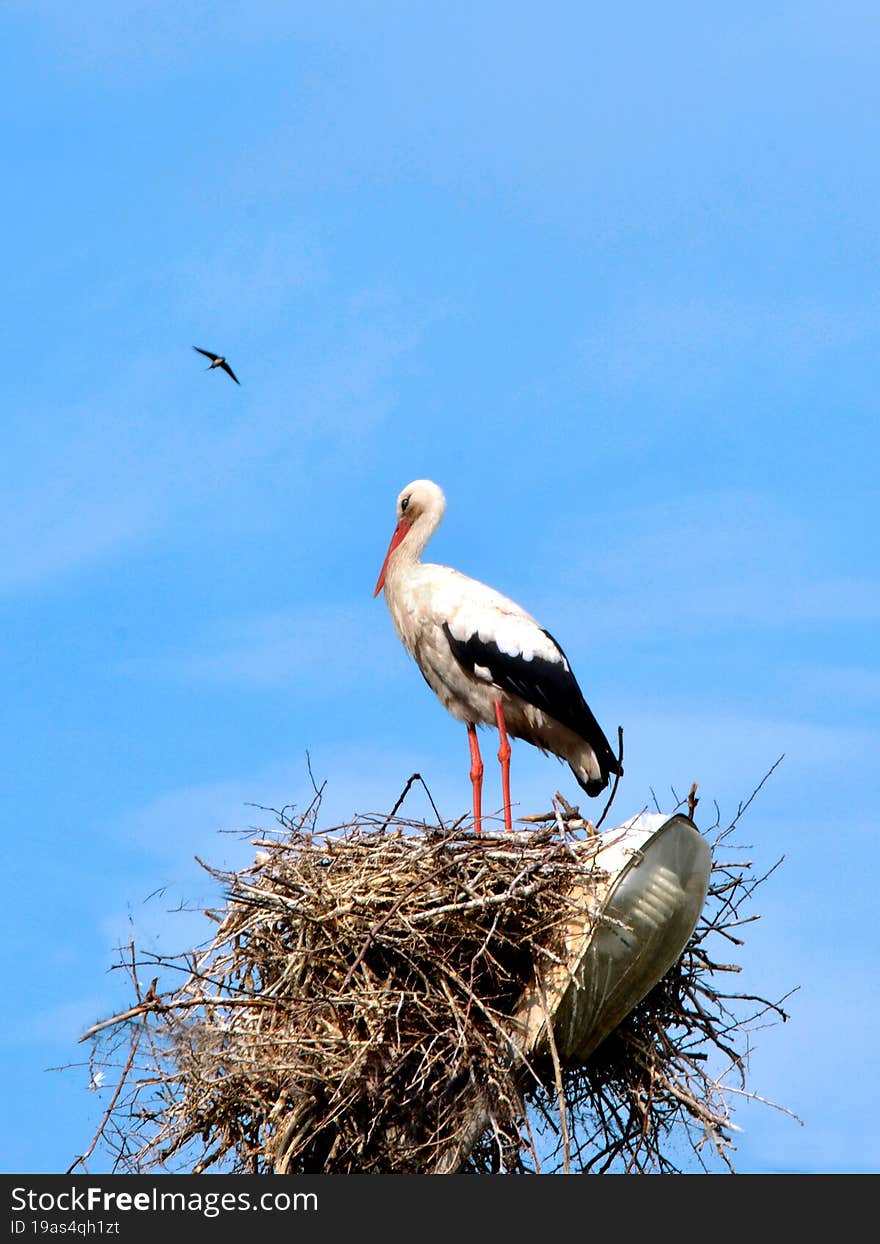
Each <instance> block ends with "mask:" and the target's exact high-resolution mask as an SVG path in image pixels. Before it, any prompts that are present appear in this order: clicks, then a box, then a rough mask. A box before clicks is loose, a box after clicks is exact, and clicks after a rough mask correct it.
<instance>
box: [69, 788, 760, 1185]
mask: <svg viewBox="0 0 880 1244" xmlns="http://www.w3.org/2000/svg"><path fill="white" fill-rule="evenodd" d="M319 806H320V797H318V798H316V800H315V801H314V803H313V804H312V806H311V807H310V808H309V809H308V810H307V811H306V812H305V814H303V815H302V816H300V817H298V818H294V817H292V816H291V815H289V814H288V813H287V812H281V813H279V814H278V826H277V829H276V831H275V832H273V833H271V834H268V835H266V834H264V835H263V837H262V838H261V839H260V840H258V841H257V842H256V843H255V845H257V846H258V847H259V851H258V854H257V856H256V859H255V862H254V863H253V865H252V866H251V867H249V868H247V869H245V870H243V871H240V872H219V871H216V870H213V869H209V870H208V871H209V872H211V874H212V876H213V877H214V878H215V879H216V881H217V883H218V884H219V887H220V888H221V890H222V892H223V896H224V904H223V906H222V907H221V909H220V910H218V911H214V912H209V913H206V914H207V915H209V916H210V917H211V918H212V919H213V920H215V921H216V922H217V928H216V932H215V935H214V937H213V938H212V940H211V941H210V942H209V943H208V944H205V945H203V946H201V947H199V948H197V949H196V950H193V951H190V952H187V953H186V954H184V955H181V956H180V957H177V958H164V957H160V956H156V955H150V954H146V955H145V954H138V953H137V951H136V949H135V946H134V944H133V943H132V944H131V946H130V947H128V948H127V949H126V951H125V952H124V953H123V957H122V961H121V964H120V966H124V967H125V968H126V970H127V971H128V972H129V974H130V977H131V981H132V986H133V989H134V996H133V998H132V1006H131V1008H130V1009H129V1010H127V1011H126V1012H124V1013H123V1014H121V1015H117V1016H114V1017H113V1019H111V1020H106V1021H103V1022H102V1023H101V1024H97V1025H95V1027H94V1028H93V1029H91V1030H90V1031H89V1033H87V1034H86V1037H85V1038H83V1039H86V1038H90V1039H93V1048H92V1054H91V1060H90V1061H91V1067H92V1074H93V1083H95V1082H99V1081H100V1079H101V1078H103V1076H106V1075H107V1072H108V1071H111V1070H112V1071H113V1076H114V1079H115V1080H116V1081H117V1084H116V1088H115V1091H114V1093H113V1095H112V1098H111V1100H110V1103H109V1106H108V1108H107V1111H106V1113H105V1116H104V1119H103V1120H102V1123H101V1125H100V1127H99V1129H98V1134H97V1135H96V1137H95V1139H94V1141H93V1142H92V1145H91V1147H90V1148H89V1149H88V1151H87V1152H86V1154H84V1155H83V1156H82V1157H81V1158H80V1159H78V1160H77V1162H76V1163H75V1164H74V1167H75V1166H77V1165H82V1166H83V1167H85V1159H86V1158H87V1157H88V1155H89V1154H91V1153H92V1152H93V1151H94V1149H95V1148H96V1146H97V1144H98V1143H99V1142H100V1143H102V1144H103V1146H104V1148H105V1149H106V1150H109V1152H110V1153H111V1154H112V1157H113V1169H115V1170H117V1171H135V1172H145V1171H157V1170H165V1171H181V1170H183V1171H198V1172H201V1171H207V1170H217V1171H233V1172H250V1173H268V1172H272V1171H275V1172H289V1173H306V1172H326V1173H337V1174H338V1173H354V1172H359V1173H362V1172H395V1173H407V1172H417V1173H425V1172H431V1171H441V1170H450V1169H461V1170H464V1171H470V1172H488V1171H498V1170H504V1171H511V1172H530V1171H531V1172H537V1171H562V1170H576V1171H603V1170H615V1169H617V1170H636V1171H643V1170H644V1171H661V1172H662V1171H676V1170H680V1169H684V1168H687V1165H688V1162H690V1163H691V1164H693V1163H694V1162H695V1161H696V1162H697V1163H699V1164H700V1165H702V1166H703V1168H704V1169H712V1168H713V1166H719V1165H721V1167H722V1168H723V1166H724V1165H726V1166H727V1167H728V1168H730V1169H733V1167H732V1161H731V1133H732V1131H734V1130H735V1128H734V1125H733V1123H732V1119H731V1108H730V1106H731V1101H732V1100H733V1099H734V1098H735V1097H736V1096H737V1095H741V1094H745V1095H747V1096H751V1094H750V1093H749V1092H748V1091H747V1087H746V1070H747V1056H748V1052H749V1034H750V1032H751V1031H752V1030H753V1028H754V1027H755V1025H756V1023H757V1022H758V1021H759V1020H762V1019H764V1018H766V1017H768V1016H769V1017H771V1018H773V1017H777V1018H778V1017H781V1018H783V1019H784V1018H785V1015H784V1013H783V1012H782V1010H781V1009H780V1005H779V1004H778V1003H769V1002H766V1001H765V1000H763V999H761V998H755V997H752V996H748V995H744V994H735V993H730V992H728V991H727V989H726V986H725V983H724V982H726V981H727V980H728V979H729V976H730V974H731V973H735V972H738V971H739V968H738V966H737V965H735V964H730V963H722V962H718V961H717V960H716V957H715V953H714V945H715V943H717V942H718V941H719V940H720V941H722V942H724V943H726V944H727V946H728V947H729V946H731V945H732V946H736V945H739V944H741V942H740V939H739V937H738V936H736V934H735V933H734V931H733V930H734V929H735V928H736V929H737V932H738V931H739V930H738V926H740V925H742V924H744V923H747V921H748V920H749V919H754V918H757V917H754V916H745V917H744V916H743V914H742V912H741V910H740V907H741V904H743V903H744V902H745V901H746V900H747V899H748V898H749V897H750V896H751V894H752V891H753V890H754V888H755V886H756V885H757V884H758V882H759V881H760V880H763V878H755V877H754V876H753V875H752V872H751V865H750V864H749V863H748V862H736V861H734V862H724V856H725V854H727V853H729V848H728V847H727V843H726V839H727V836H728V835H729V833H730V831H731V829H732V826H731V827H728V828H727V829H726V830H721V829H720V826H718V825H716V826H715V827H713V828H714V829H715V831H716V838H715V843H714V845H713V853H714V864H713V873H712V880H711V883H710V891H709V896H708V898H707V902H706V905H705V908H704V911H703V915H702V917H701V919H700V922H699V924H698V927H697V929H696V931H695V933H694V935H693V937H692V938H691V941H690V943H689V944H688V946H687V948H686V950H685V952H684V954H683V955H682V957H681V959H680V960H679V962H678V963H677V964H676V965H675V966H674V967H673V968H672V970H671V971H670V972H669V973H667V975H666V977H665V978H664V979H663V980H662V981H661V982H660V984H659V985H657V986H656V987H655V988H654V989H653V990H652V992H651V993H650V994H649V995H648V996H647V997H646V998H645V999H644V1000H643V1001H642V1002H641V1003H640V1004H639V1005H638V1006H637V1007H636V1008H635V1009H634V1010H633V1011H632V1012H631V1013H630V1015H629V1016H628V1017H627V1018H626V1019H625V1020H624V1021H623V1022H622V1023H621V1024H620V1025H619V1027H618V1028H617V1030H616V1031H615V1032H614V1033H613V1034H612V1036H611V1037H609V1038H608V1039H607V1040H606V1041H605V1042H604V1043H603V1044H602V1046H600V1048H599V1049H598V1050H597V1051H596V1053H595V1054H594V1055H593V1056H592V1057H591V1058H590V1060H589V1061H588V1062H587V1064H586V1065H584V1066H578V1067H566V1066H563V1065H560V1063H559V1060H558V1058H556V1057H555V1050H552V1043H551V1053H552V1054H553V1057H551V1056H550V1054H547V1055H545V1056H541V1057H536V1058H534V1059H533V1058H530V1057H524V1056H523V1054H522V1052H521V1051H519V1050H518V1048H517V1047H516V1044H515V1042H513V1041H512V1040H511V1024H510V1020H511V1016H512V1014H513V1012H514V1011H515V1008H516V1004H517V1001H518V999H519V998H520V995H521V994H522V991H523V989H524V988H525V987H526V986H527V985H528V984H530V983H532V982H533V981H534V979H535V971H536V968H539V967H540V965H541V964H542V962H547V961H548V959H552V956H553V949H552V948H553V945H554V934H555V932H556V931H557V930H558V928H559V926H560V923H561V922H562V921H564V920H565V919H566V918H567V916H568V914H569V906H570V904H567V899H566V894H567V892H568V891H569V890H570V889H571V887H572V885H573V884H574V883H575V882H577V883H580V884H581V885H583V884H585V883H587V884H594V883H595V880H596V871H595V867H594V865H593V864H592V862H591V861H592V858H593V852H594V844H598V842H599V838H598V837H596V836H594V835H591V834H590V833H589V830H588V829H584V828H581V829H579V830H573V829H572V828H571V826H572V825H574V824H579V825H581V826H583V822H579V821H571V820H569V821H566V820H565V819H564V818H563V817H562V816H561V815H559V806H558V805H557V816H556V819H555V820H554V821H553V822H551V823H550V824H549V825H548V826H546V827H544V828H541V829H538V830H530V831H517V832H515V833H513V834H503V835H497V834H495V835H484V836H483V837H482V838H475V837H474V836H473V835H472V834H471V833H467V832H464V831H463V830H460V829H458V828H453V829H451V830H450V829H446V828H443V827H440V826H435V827H432V826H428V825H425V824H423V823H418V824H417V823H413V822H408V821H404V820H400V819H390V820H385V821H381V820H380V819H378V818H370V817H364V818H359V819H358V820H357V821H356V822H354V823H352V824H349V825H346V826H339V827H336V828H334V829H331V830H326V831H321V830H319V829H318V811H319ZM734 823H735V821H734ZM574 844H576V845H577V849H576V850H575V849H573V845H574ZM206 867H207V866H206ZM145 969H147V970H146V971H145ZM150 972H155V974H156V975H155V979H154V980H153V983H152V984H151V985H150V986H149V988H148V989H144V988H143V987H142V985H141V977H144V978H145V979H146V977H147V976H148V974H149V973H150ZM175 974H176V975H175ZM181 974H182V975H181ZM160 982H161V984H160ZM181 982H182V983H181ZM680 1139H685V1140H686V1141H687V1143H686V1145H685V1146H684V1148H683V1149H682V1146H681V1145H680V1144H679V1143H678V1141H679V1140H680ZM71 1169H74V1168H73V1167H72V1168H71Z"/></svg>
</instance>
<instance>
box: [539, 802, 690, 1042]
mask: <svg viewBox="0 0 880 1244" xmlns="http://www.w3.org/2000/svg"><path fill="white" fill-rule="evenodd" d="M607 837H608V842H607V844H606V845H604V846H603V847H601V848H600V850H599V851H598V852H597V854H596V859H595V866H596V869H597V870H601V874H600V879H598V880H597V881H596V883H595V884H593V885H592V886H590V887H587V886H584V887H583V890H582V893H577V892H576V893H573V894H572V895H571V896H570V897H571V898H572V899H574V900H575V902H576V903H577V902H582V904H583V910H582V914H579V915H578V916H577V917H576V918H574V919H572V920H570V921H569V922H568V924H567V927H566V929H565V933H564V947H563V955H562V956H561V957H562V958H563V959H564V960H565V962H564V964H552V965H551V966H550V967H548V968H545V969H544V970H543V971H542V973H541V976H540V979H539V982H538V983H536V985H535V986H534V987H532V988H531V989H529V990H528V991H527V993H526V994H525V995H524V998H523V1000H522V1004H521V1006H520V1009H519V1011H518V1014H517V1021H518V1022H517V1028H518V1029H519V1032H520V1033H521V1034H522V1036H521V1042H520V1044H521V1048H523V1049H525V1050H527V1051H530V1052H532V1051H535V1050H537V1049H539V1048H540V1047H542V1046H544V1045H546V1041H547V1022H548V1019H549V1020H550V1021H551V1022H552V1025H553V1039H554V1041H555V1044H556V1049H557V1051H558V1053H559V1055H560V1057H561V1058H562V1059H563V1060H564V1061H565V1062H568V1063H581V1062H584V1061H585V1060H586V1059H587V1058H588V1057H589V1056H590V1054H592V1053H593V1051H594V1050H595V1049H596V1048H597V1046H599V1045H600V1044H601V1042H602V1041H604V1039H605V1038H606V1037H607V1036H608V1035H609V1034H610V1033H611V1032H613V1031H614V1029H615V1028H616V1027H617V1025H618V1024H619V1023H620V1021H621V1020H622V1019H623V1018H624V1016H626V1015H627V1014H628V1013H629V1012H630V1011H631V1010H632V1009H633V1007H635V1006H637V1005H638V1003H639V1002H641V1000H642V998H644V997H645V996H646V994H648V993H649V992H650V991H651V989H653V987H654V986H655V985H656V984H657V983H658V982H659V981H660V980H662V978H663V977H664V976H665V975H666V973H667V972H668V971H669V969H670V968H671V967H672V965H673V964H674V963H675V962H676V960H677V959H678V958H679V956H680V955H681V953H682V951H683V950H684V948H685V946H686V945H687V942H688V939H689V938H690V936H691V934H692V933H693V931H694V928H695V927H696V923H697V920H698V919H699V915H700V912H701V910H702V907H703V903H704V902H705V899H706V892H707V889H708V885H709V873H710V870H711V852H710V850H709V844H708V843H707V842H706V840H705V838H703V836H702V835H701V834H700V832H699V830H698V829H697V827H696V826H695V825H694V823H693V821H691V820H690V818H689V817H687V816H684V815H680V814H677V815H675V816H672V817H665V816H645V815H643V816H640V817H636V818H634V820H633V821H630V822H627V823H626V824H625V825H623V826H621V827H619V828H618V829H617V830H612V831H610V832H609V833H608V835H607ZM579 889H580V887H579Z"/></svg>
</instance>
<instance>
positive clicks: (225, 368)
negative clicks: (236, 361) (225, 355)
mask: <svg viewBox="0 0 880 1244" xmlns="http://www.w3.org/2000/svg"><path fill="white" fill-rule="evenodd" d="M220 367H221V369H222V370H223V371H225V372H228V373H229V375H230V376H231V377H232V379H233V380H234V381H235V383H236V384H241V381H240V380H239V378H238V376H236V374H235V372H234V371H233V370H232V368H231V367H230V366H229V364H228V363H227V362H226V360H225V359H224V360H223V362H222V363H221V364H220Z"/></svg>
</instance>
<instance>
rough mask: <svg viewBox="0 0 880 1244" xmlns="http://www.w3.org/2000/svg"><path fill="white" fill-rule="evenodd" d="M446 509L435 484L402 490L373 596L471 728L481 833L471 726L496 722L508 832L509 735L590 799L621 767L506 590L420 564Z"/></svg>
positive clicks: (563, 664)
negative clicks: (557, 765) (544, 755)
mask: <svg viewBox="0 0 880 1244" xmlns="http://www.w3.org/2000/svg"><path fill="white" fill-rule="evenodd" d="M445 510H446V499H445V497H444V495H443V492H442V490H441V489H440V488H439V487H438V485H437V484H435V483H433V482H432V481H431V480H415V481H414V482H413V483H411V484H408V485H407V487H406V488H404V489H403V491H402V492H401V493H400V495H399V497H398V499H397V526H396V527H395V530H394V534H393V535H392V537H391V543H390V545H389V547H388V553H387V555H386V557H385V562H384V564H383V566H382V571H381V573H380V575H379V581H378V583H377V584H376V593H375V594H376V595H378V594H379V592H380V591H381V590H382V589H383V588H384V590H385V600H386V603H387V605H388V608H389V611H390V613H391V618H392V621H393V622H394V627H395V630H396V631H397V633H398V635H399V636H400V639H401V641H402V642H403V645H404V647H405V648H406V649H407V651H408V652H409V653H410V654H411V655H412V656H413V658H414V659H415V661H416V663H417V665H418V666H419V669H420V670H421V671H422V674H423V675H424V677H425V680H426V681H427V683H428V685H429V686H430V687H431V689H432V690H433V691H434V692H436V694H437V696H438V697H439V699H440V701H441V702H442V703H443V704H444V705H445V707H446V708H447V709H448V710H449V712H450V713H451V714H452V715H453V717H456V718H458V720H459V721H463V722H465V723H466V725H467V727H468V736H469V742H470V747H471V780H472V783H473V787H474V822H475V827H476V829H477V832H479V828H480V820H481V816H480V794H481V782H482V762H481V760H480V754H479V747H478V744H477V737H476V730H475V727H476V726H482V725H497V727H498V730H499V735H500V738H501V746H500V748H499V753H498V755H499V760H500V761H501V770H502V781H503V785H504V815H505V824H506V826H507V828H508V829H510V828H511V815H510V790H509V763H510V761H509V757H510V746H509V743H508V742H507V734H508V733H509V734H511V735H513V736H514V737H516V738H522V739H525V740H526V741H528V742H529V743H532V744H533V745H534V746H535V747H538V748H540V749H541V750H542V751H544V752H552V753H553V754H554V755H556V756H558V757H559V758H560V759H561V760H565V761H567V762H568V764H569V765H570V766H571V769H572V772H573V773H574V775H575V777H576V778H577V780H578V782H579V783H580V784H581V786H582V787H583V788H584V790H586V791H587V793H588V794H590V795H598V794H599V793H600V791H602V790H603V789H604V788H605V786H607V784H608V777H609V774H611V773H617V772H618V770H619V765H618V761H617V758H616V757H615V756H614V754H613V752H612V751H611V748H610V747H609V745H608V740H607V739H606V738H605V735H604V734H603V733H602V730H601V728H600V727H599V724H598V722H597V721H596V719H595V717H594V716H593V714H592V712H591V711H590V709H589V707H588V706H587V704H586V701H585V700H584V697H583V694H582V693H581V690H580V687H579V686H578V684H577V681H576V679H575V677H574V674H573V673H572V671H571V667H570V665H569V663H568V660H567V658H566V656H565V653H564V652H563V651H562V649H561V648H560V646H559V644H557V642H556V640H555V639H554V638H553V636H552V635H550V634H549V632H548V631H546V630H544V628H543V627H542V626H541V624H540V623H539V622H538V621H537V620H536V619H535V618H533V617H532V616H531V614H528V613H526V611H525V610H524V609H522V608H520V606H519V605H517V604H516V603H515V602H514V601H512V600H510V599H509V598H508V597H506V596H502V595H501V593H500V592H496V591H494V590H493V589H492V588H490V587H487V586H486V585H485V584H484V583H480V582H478V581H477V580H476V579H470V578H468V577H467V576H466V575H463V574H460V573H459V572H458V571H457V570H452V569H450V568H449V567H448V566H436V565H430V564H427V563H422V562H421V561H420V560H419V559H420V558H421V555H422V553H423V552H424V549H425V546H426V544H427V543H428V541H429V540H430V538H431V536H432V535H433V534H434V532H435V531H436V529H437V527H438V525H439V524H440V522H441V520H442V518H443V515H444V513H445Z"/></svg>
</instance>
